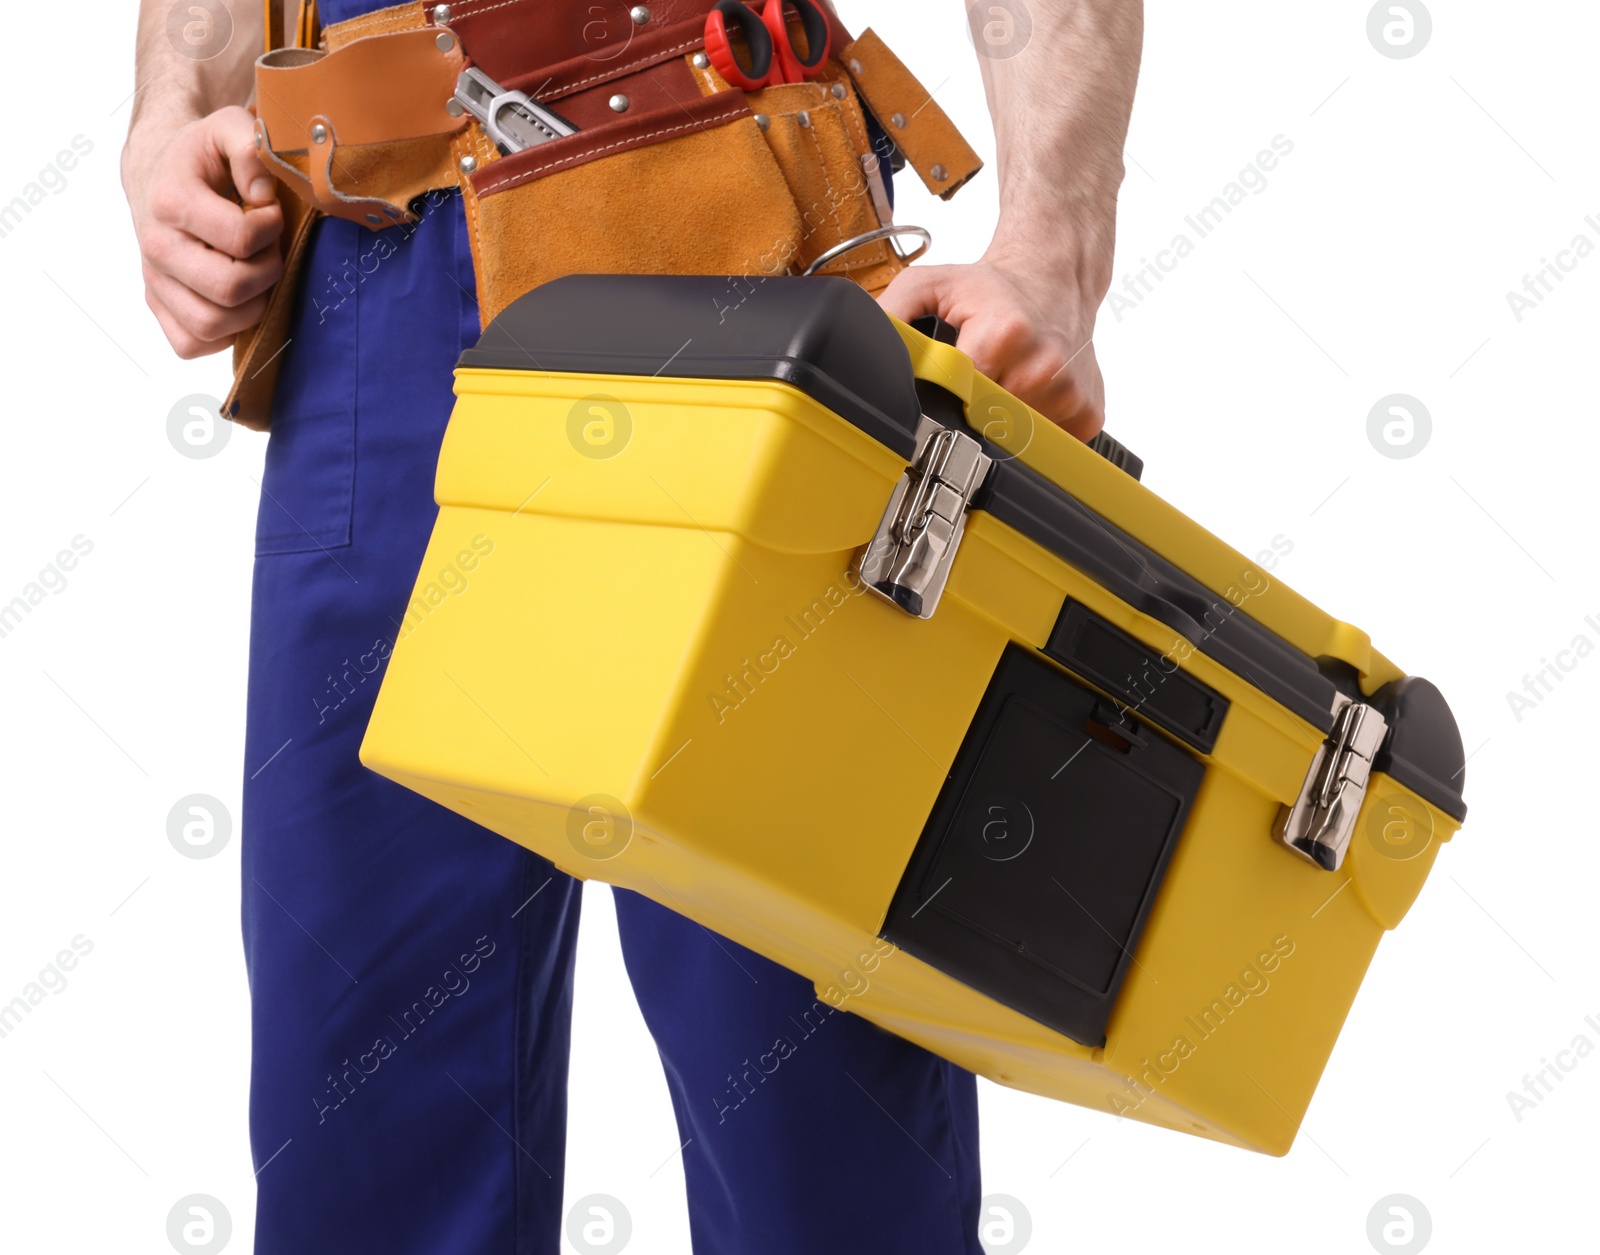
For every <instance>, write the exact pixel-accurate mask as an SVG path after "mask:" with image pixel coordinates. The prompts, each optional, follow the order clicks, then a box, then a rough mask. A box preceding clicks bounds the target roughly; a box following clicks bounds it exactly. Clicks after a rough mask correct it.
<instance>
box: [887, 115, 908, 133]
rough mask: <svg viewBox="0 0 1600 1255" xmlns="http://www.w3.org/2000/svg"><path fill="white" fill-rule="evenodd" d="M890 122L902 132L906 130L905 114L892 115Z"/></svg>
mask: <svg viewBox="0 0 1600 1255" xmlns="http://www.w3.org/2000/svg"><path fill="white" fill-rule="evenodd" d="M889 122H890V123H891V124H892V125H893V126H895V127H897V128H899V129H900V130H902V131H903V130H905V129H906V115H905V114H903V113H895V114H891V115H890V117H889Z"/></svg>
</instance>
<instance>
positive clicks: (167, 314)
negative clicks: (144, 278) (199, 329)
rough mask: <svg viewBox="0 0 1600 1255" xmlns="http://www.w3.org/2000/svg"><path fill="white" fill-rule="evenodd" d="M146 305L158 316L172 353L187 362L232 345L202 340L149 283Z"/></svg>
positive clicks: (157, 318)
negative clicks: (187, 326)
mask: <svg viewBox="0 0 1600 1255" xmlns="http://www.w3.org/2000/svg"><path fill="white" fill-rule="evenodd" d="M144 303H145V304H146V305H148V306H149V307H150V312H151V313H152V314H154V315H155V316H156V322H158V323H159V324H160V325H161V332H162V334H163V335H165V336H166V337H167V343H168V344H170V345H172V351H173V352H174V353H176V354H177V355H178V356H179V357H181V358H183V359H185V360H188V359H191V358H196V357H205V356H206V355H207V354H210V353H220V352H221V351H222V350H223V349H225V348H227V347H229V345H230V344H231V343H232V340H231V339H227V340H221V341H215V342H213V341H206V340H202V339H200V338H199V337H198V336H196V335H195V334H194V333H193V332H191V331H189V330H188V328H186V327H185V326H184V325H183V324H182V323H181V322H179V321H178V317H177V315H176V314H174V313H173V312H172V310H170V309H169V308H168V307H167V304H166V302H165V301H163V300H162V299H161V298H160V297H159V296H157V295H156V294H155V292H154V291H153V290H152V288H151V285H150V284H149V283H146V284H145V289H144Z"/></svg>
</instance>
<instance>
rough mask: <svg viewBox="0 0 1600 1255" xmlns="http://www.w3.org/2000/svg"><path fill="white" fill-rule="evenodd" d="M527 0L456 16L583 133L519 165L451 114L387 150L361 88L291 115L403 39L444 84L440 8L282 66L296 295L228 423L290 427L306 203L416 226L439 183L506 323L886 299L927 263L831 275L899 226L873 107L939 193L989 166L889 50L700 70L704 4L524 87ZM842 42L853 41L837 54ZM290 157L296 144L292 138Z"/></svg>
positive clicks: (241, 371)
mask: <svg viewBox="0 0 1600 1255" xmlns="http://www.w3.org/2000/svg"><path fill="white" fill-rule="evenodd" d="M522 2H523V0H462V2H461V3H458V4H457V5H456V6H454V7H455V9H456V10H457V11H456V12H455V14H454V16H453V17H452V18H451V19H450V20H451V21H452V23H453V27H452V29H454V30H456V31H457V32H458V34H459V38H460V40H461V41H464V42H465V43H466V45H467V47H468V48H469V49H470V48H477V49H478V50H479V55H481V56H483V57H485V58H487V59H486V60H485V61H483V62H482V63H481V64H483V65H484V67H485V69H487V70H490V71H492V72H493V73H494V74H495V75H496V76H498V78H499V81H500V82H501V83H502V85H503V86H505V87H508V88H518V89H522V90H526V91H529V92H531V93H532V94H534V95H535V96H536V97H537V98H538V99H540V100H543V101H546V102H548V103H549V104H550V106H551V107H552V108H554V109H556V110H557V111H558V112H560V113H561V114H562V115H563V116H565V117H567V118H568V119H569V120H570V121H572V122H573V123H574V124H576V125H577V126H578V127H579V128H580V129H579V130H578V131H577V133H576V134H573V135H569V136H565V137H563V138H560V139H556V140H552V141H550V142H548V143H545V144H541V145H538V146H536V147H533V148H529V149H525V150H523V151H521V152H517V153H513V154H511V155H510V156H506V157H502V156H500V154H499V153H498V151H497V150H496V149H495V147H494V145H493V144H492V143H490V141H489V140H488V138H487V136H485V134H484V133H483V131H482V129H481V128H479V127H478V126H475V125H474V126H466V127H463V128H461V129H458V130H454V131H453V132H448V133H447V132H444V131H443V129H442V128H444V127H445V126H446V125H447V124H446V123H443V122H440V121H438V120H437V119H434V118H433V117H432V115H431V114H427V116H423V117H420V119H418V118H410V116H409V114H408V115H406V117H405V118H404V119H402V121H404V122H405V123H406V124H407V125H408V126H410V127H411V128H412V130H413V131H416V132H418V133H416V134H415V135H413V136H412V138H409V139H408V138H396V139H394V140H392V141H388V142H385V141H386V136H385V135H384V134H383V133H382V131H381V125H380V124H379V121H378V120H377V119H376V117H375V116H369V111H368V110H367V109H366V108H365V106H364V105H363V104H362V102H363V101H364V100H365V99H366V97H365V96H363V95H362V94H361V90H360V87H359V85H358V84H344V83H343V81H342V80H340V82H339V83H338V84H337V85H338V86H339V87H340V89H341V90H340V92H338V93H334V94H332V95H330V94H329V93H328V92H324V91H321V90H320V89H319V90H317V91H312V92H310V95H312V96H315V97H316V101H315V102H314V107H313V102H312V101H310V100H306V101H305V102H303V103H298V100H299V98H298V97H292V95H291V92H290V90H289V88H290V87H291V86H295V87H302V86H303V87H306V88H312V87H315V86H316V82H317V81H319V80H318V78H317V76H320V77H322V78H326V77H327V76H328V72H329V71H331V70H332V68H333V66H334V65H335V64H345V65H358V64H362V63H364V62H363V58H365V60H368V61H373V62H374V63H375V64H378V63H386V62H385V61H384V58H389V54H388V53H384V54H383V55H382V57H375V56H369V55H367V54H368V50H370V49H371V48H372V47H373V41H374V40H377V39H379V38H383V37H390V36H398V37H402V38H404V39H405V40H406V41H407V43H406V44H405V45H404V47H403V48H402V47H401V46H400V45H399V44H398V43H397V44H396V48H397V49H399V50H400V52H401V53H403V54H404V56H407V57H411V58H413V59H415V60H416V61H417V62H418V64H419V66H421V67H422V68H421V69H420V70H419V71H418V73H419V74H420V73H430V74H431V73H433V72H434V70H435V69H436V68H437V67H435V66H434V65H433V60H434V59H435V58H437V57H439V56H443V57H446V58H454V57H459V55H460V54H459V52H458V51H457V50H455V49H454V48H451V47H448V46H447V45H448V43H449V41H448V40H442V41H439V42H438V50H435V51H430V48H431V46H432V45H428V44H426V42H425V41H426V40H427V39H437V36H436V35H430V34H428V33H427V32H426V29H425V28H426V26H427V25H428V24H429V23H430V21H431V19H432V18H433V17H435V16H437V12H436V11H435V10H429V9H427V8H426V7H424V6H422V5H417V4H407V5H403V6H395V7H394V8H393V9H386V10H379V11H378V12H376V13H374V14H372V15H369V16H368V17H365V18H357V19H354V20H352V21H351V22H347V23H341V24H339V25H337V26H332V27H329V28H328V29H327V31H326V32H325V35H326V46H327V48H328V57H327V60H326V63H323V62H321V61H319V60H318V59H316V58H315V57H312V56H310V55H300V56H299V57H298V60H297V58H296V57H295V56H289V57H282V56H280V57H279V58H278V59H277V63H276V64H275V65H268V66H266V67H265V69H266V71H267V72H268V73H277V74H278V75H279V77H278V78H276V79H275V80H274V82H273V84H272V86H273V87H274V94H275V95H276V96H277V97H278V99H277V100H276V101H275V103H274V107H273V109H272V110H271V111H270V112H271V113H272V117H271V118H269V119H265V120H264V121H263V124H262V125H263V126H264V127H268V128H269V129H270V131H272V132H276V133H278V134H286V135H292V136H293V139H292V145H293V146H288V145H286V146H285V149H284V150H282V151H276V152H275V153H274V156H275V158H276V159H278V160H279V161H281V162H284V163H285V165H286V167H287V168H285V170H284V175H285V179H286V182H284V183H281V184H280V198H281V199H282V200H283V202H284V211H285V222H286V229H285V232H284V236H283V248H284V252H285V265H284V277H283V279H282V280H281V281H280V282H279V284H278V286H277V288H276V289H275V290H274V291H273V293H272V295H271V297H270V299H269V302H268V306H267V312H266V315H265V316H264V318H263V320H262V322H261V324H260V325H259V326H258V327H256V328H255V329H254V330H253V331H251V332H249V333H247V334H246V335H244V336H241V337H240V338H239V340H238V341H237V342H236V343H235V346H234V372H235V378H234V385H233V389H232V391H231V392H230V393H229V396H228V399H227V401H226V402H225V403H224V406H223V412H224V414H226V415H227V416H228V417H231V418H234V419H236V420H237V421H239V422H240V423H243V424H245V425H246V426H251V427H257V428H265V427H266V426H267V423H268V420H269V417H270V406H271V399H272V391H273V385H274V384H275V382H276V378H277V371H278V365H279V363H280V359H281V354H282V352H283V350H284V348H286V347H287V345H286V341H285V337H286V336H287V334H288V326H289V322H290V317H291V313H292V310H293V307H294V297H295V291H296V287H297V283H298V278H299V275H298V271H299V269H300V263H301V261H302V259H303V257H304V254H305V251H306V247H307V245H308V243H309V240H310V235H311V229H312V225H313V222H314V220H315V218H316V216H317V212H316V211H315V210H313V209H310V208H309V207H308V206H307V205H306V204H305V202H304V201H302V200H301V199H300V198H299V197H298V196H296V195H294V194H293V192H292V191H291V190H290V188H291V187H294V188H297V189H300V190H302V191H304V188H305V187H311V188H312V189H313V193H314V195H316V196H321V197H323V198H324V199H325V200H326V201H327V204H328V212H331V213H338V214H339V215H340V216H342V217H350V218H352V219H353V220H355V221H365V222H369V223H377V222H379V220H380V218H383V219H394V220H402V219H403V218H408V217H409V216H410V215H409V213H408V212H407V211H406V210H405V208H404V207H405V206H406V203H407V201H408V199H409V198H410V197H411V196H413V195H414V194H415V193H416V192H417V191H419V190H420V189H421V185H423V184H427V185H430V186H451V185H454V184H455V183H456V182H457V181H458V180H459V183H460V186H461V189H462V193H463V197H464V201H465V209H466V214H467V221H468V228H469V238H470V240H471V244H472V255H473V265H474V268H475V271H476V275H477V281H478V300H479V313H480V316H481V318H482V320H483V322H484V324H485V325H486V324H487V323H488V322H489V320H490V319H492V318H493V317H494V316H495V315H496V314H498V313H499V312H500V311H501V310H502V309H503V308H505V306H506V305H508V304H509V303H510V302H511V301H513V300H515V299H516V298H517V297H519V296H521V295H522V294H523V293H525V292H528V291H530V290H532V289H533V288H534V287H537V286H538V285H539V284H541V283H544V282H547V281H549V280H551V279H554V278H558V277H560V276H561V275H564V274H571V273H577V272H597V273H605V272H611V273H619V272H643V273H651V272H654V273H680V274H694V273H699V274H726V275H729V276H735V275H738V276H747V275H766V274H772V275H777V274H784V273H788V272H790V271H800V270H804V269H806V268H807V267H810V266H813V265H816V267H817V269H818V270H819V271H820V272H822V273H829V274H846V275H849V276H850V277H851V278H852V279H854V280H856V281H857V282H858V283H860V284H861V285H862V286H864V287H865V288H867V289H868V290H869V291H872V292H878V291H880V290H881V289H882V288H883V287H885V286H887V284H888V283H889V281H890V280H891V279H893V277H894V276H895V274H897V273H898V272H899V271H900V270H902V269H903V268H904V267H905V265H906V264H907V260H908V259H907V258H905V257H903V256H902V255H901V254H900V253H898V252H897V251H896V250H895V249H894V248H893V246H892V245H891V244H890V243H889V242H887V241H886V240H882V239H874V240H869V241H868V242H866V243H863V244H861V245H859V246H858V247H854V248H852V249H850V250H849V251H847V252H844V253H843V254H842V255H840V256H837V257H836V258H833V259H831V260H829V261H827V262H826V264H823V265H818V264H817V263H818V262H819V259H821V258H822V257H823V255H824V254H825V253H827V252H828V251H829V250H831V249H834V248H836V247H838V246H840V245H844V244H847V243H849V242H851V241H854V240H857V239H858V238H859V237H861V236H863V235H866V234H867V233H870V232H873V231H876V230H878V229H879V228H881V227H883V226H884V225H886V223H887V222H888V218H889V215H888V206H887V203H886V201H885V197H884V189H883V184H882V181H881V176H880V175H879V174H878V172H877V160H878V159H877V157H876V156H875V155H873V153H872V151H871V144H870V140H869V137H868V132H867V126H866V122H865V118H864V115H863V110H862V105H861V103H860V101H859V100H858V98H857V93H858V92H859V93H860V96H861V98H862V99H864V100H865V101H866V103H867V106H868V107H870V108H871V109H872V110H873V112H874V114H875V115H876V116H877V117H878V119H879V121H880V123H881V124H882V125H883V126H884V127H885V128H886V129H887V130H888V131H889V134H890V135H891V137H892V138H893V139H895V141H896V142H897V143H899V144H900V146H901V148H902V150H903V151H904V152H905V153H906V155H907V158H908V160H909V161H910V162H911V163H912V164H913V166H915V167H916V169H917V170H918V172H919V174H921V176H922V178H923V180H924V181H925V182H927V183H928V185H929V186H930V188H932V189H933V190H934V191H936V192H939V193H940V194H941V195H949V194H950V193H951V192H953V191H954V190H955V188H956V187H958V186H959V185H960V184H961V183H963V182H965V181H966V179H968V178H970V177H971V175H972V174H973V173H975V172H976V170H977V169H978V167H979V165H980V164H981V163H979V162H978V159H977V157H976V154H974V153H973V152H972V150H971V148H970V147H969V146H967V145H966V143H965V141H964V140H962V139H961V136H960V134H959V133H958V132H956V130H955V128H954V126H952V125H951V123H950V121H949V119H948V118H947V117H945V115H944V113H943V112H942V110H940V109H939V107H938V106H937V105H936V104H934V103H933V102H932V100H931V98H930V97H929V96H928V94H927V93H926V91H924V90H923V89H922V88H921V86H920V85H919V84H918V83H917V81H916V79H915V78H914V77H913V76H912V75H911V74H910V72H909V71H908V70H906V68H905V67H904V66H903V65H902V64H901V63H900V62H899V60H898V59H897V58H895V57H894V55H893V54H892V53H890V52H889V51H888V49H887V48H885V47H884V46H883V44H882V42H881V41H879V40H878V39H877V37H876V36H875V35H873V34H872V33H871V32H870V31H869V32H866V33H864V34H863V35H862V37H861V38H860V39H859V40H856V41H855V42H854V43H851V44H849V46H848V47H846V48H845V50H844V53H843V54H842V55H841V59H840V60H838V61H832V62H830V63H829V64H828V66H827V68H826V69H825V71H824V72H823V74H822V75H821V76H820V77H819V78H817V79H814V80H811V81H808V82H804V83H794V84H783V85H779V86H774V87H768V88H765V89H763V90H761V91H757V92H753V93H751V94H749V95H748V96H747V95H746V94H745V93H743V92H739V91H734V90H731V89H729V86H728V84H727V83H726V82H724V81H723V80H722V78H721V77H720V76H719V75H718V74H717V73H716V71H715V70H714V69H711V68H710V67H709V65H707V64H704V62H705V58H704V57H703V56H700V57H697V56H696V55H695V53H696V52H697V51H698V49H699V31H700V28H701V25H702V18H701V16H700V15H701V14H702V13H703V10H704V8H705V7H706V6H705V4H704V3H703V0H686V3H689V5H690V8H689V10H688V11H686V12H685V13H684V14H683V15H681V16H680V15H679V14H678V13H677V12H676V11H675V10H674V11H673V12H672V13H671V14H670V16H669V15H667V14H665V13H664V14H662V15H661V16H663V17H666V21H665V22H664V23H662V24H660V25H659V27H652V28H651V29H649V30H647V31H645V32H643V33H640V34H639V35H637V36H636V37H635V36H632V35H629V36H628V37H627V38H625V39H623V40H621V41H620V42H619V46H618V51H617V52H616V53H615V54H612V53H610V52H607V54H606V55H604V56H601V55H599V54H597V53H593V52H591V53H587V54H583V55H580V56H574V57H570V58H569V59H568V60H566V61H563V62H560V63H558V64H556V65H552V66H546V67H544V68H542V69H537V70H530V71H527V72H524V73H521V74H517V73H515V68H516V66H517V65H519V64H522V63H524V62H525V61H526V60H527V57H528V56H530V55H534V54H532V53H529V52H528V51H527V50H526V49H524V48H523V47H522V45H523V44H525V43H526V42H527V37H531V36H529V32H531V31H532V30H533V27H532V26H529V25H528V23H530V22H532V21H534V19H535V18H536V17H538V16H539V14H540V13H541V12H542V10H535V9H533V8H531V7H530V8H528V9H527V10H526V11H524V10H522V9H518V10H517V12H516V14H515V15H512V14H511V13H510V11H509V10H507V9H506V6H507V5H508V4H521V3H522ZM658 7H661V6H658ZM502 15H504V16H506V18H507V20H508V22H509V23H510V24H509V25H506V26H505V27H504V30H503V37H502V38H498V39H496V38H491V37H490V36H491V35H494V34H495V30H491V29H489V27H488V26H483V24H484V23H485V22H488V21H489V19H490V18H491V17H493V18H494V20H496V21H498V20H500V18H501V16H502ZM512 16H514V17H515V20H514V21H510V19H511V17H512ZM541 20H542V19H541ZM475 23H476V24H477V25H474V24H475ZM479 26H483V29H482V30H480V29H478V27H479ZM525 27H526V29H524V28H525ZM498 29H500V28H496V30H498ZM541 29H543V28H542V27H541ZM585 31H586V38H587V28H585ZM547 33H548V32H547ZM418 35H421V36H423V38H422V39H419V38H417V36H418ZM519 41H520V42H519ZM412 43H415V44H416V45H417V46H416V48H415V49H413V48H411V44H412ZM844 43H845V37H843V31H842V28H841V29H840V30H839V31H837V32H836V34H835V46H836V47H838V46H840V45H843V44H844ZM357 44H360V45H362V46H361V47H360V48H357V47H355V46H354V45H357ZM541 46H551V45H550V44H549V42H548V41H547V42H546V43H545V44H544V45H541ZM341 50H343V51H341ZM439 50H442V52H441V51H439ZM513 52H515V53H517V55H516V56H513V55H512V53H513ZM389 59H392V58H389ZM302 62H303V63H304V64H302ZM283 71H288V72H289V74H291V75H292V76H293V84H291V83H290V80H289V78H287V77H284V76H283V74H282V72H283ZM369 94H371V93H369ZM434 94H437V93H434ZM429 99H430V100H431V99H432V95H430V96H429ZM419 108H421V106H417V105H413V106H411V112H413V113H415V112H417V110H418V109H419ZM423 112H424V113H426V110H424V111H423ZM319 121H320V122H321V123H322V125H320V126H319V125H315V124H316V123H318V122H319ZM422 132H428V133H426V134H424V133H422ZM263 134H264V135H265V132H264V133H263ZM323 135H326V136H328V137H329V138H328V139H327V140H326V143H328V144H329V145H333V144H336V143H337V144H339V147H338V148H337V155H336V164H334V163H332V162H330V161H329V159H328V158H329V154H328V153H327V152H324V151H322V149H321V148H319V145H320V144H322V143H323V142H324V141H323V140H322V139H321V138H319V137H320V136H323ZM272 138H273V142H274V147H276V141H277V134H274V135H273V136H272ZM458 172H463V173H458ZM325 184H326V185H327V186H324V185H325Z"/></svg>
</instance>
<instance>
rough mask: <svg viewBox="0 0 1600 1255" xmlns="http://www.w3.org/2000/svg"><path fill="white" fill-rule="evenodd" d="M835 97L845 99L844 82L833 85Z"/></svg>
mask: <svg viewBox="0 0 1600 1255" xmlns="http://www.w3.org/2000/svg"><path fill="white" fill-rule="evenodd" d="M833 98H834V99H835V100H843V99H844V84H843V83H835V84H834V85H833Z"/></svg>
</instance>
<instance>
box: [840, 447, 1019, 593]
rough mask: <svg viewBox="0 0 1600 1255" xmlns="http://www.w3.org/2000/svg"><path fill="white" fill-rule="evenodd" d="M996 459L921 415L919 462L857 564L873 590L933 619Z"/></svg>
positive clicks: (891, 498) (896, 491)
mask: <svg viewBox="0 0 1600 1255" xmlns="http://www.w3.org/2000/svg"><path fill="white" fill-rule="evenodd" d="M990 462H991V459H990V458H989V456H988V455H987V454H985V453H984V452H983V446H982V445H980V444H979V443H978V441H977V440H975V439H973V438H972V437H971V436H968V435H966V434H965V433H963V432H959V431H955V430H953V429H952V428H949V427H945V426H943V425H942V424H940V423H936V422H935V421H934V420H933V419H931V418H929V417H928V416H927V415H923V417H922V422H921V423H920V424H918V426H917V453H916V460H915V461H913V462H912V464H911V465H910V466H909V467H907V468H906V473H905V474H904V475H902V476H901V477H900V482H899V483H897V484H896V485H895V488H894V492H893V493H891V494H890V496H889V505H888V507H887V508H886V509H885V510H884V512H883V519H882V521H881V522H880V523H879V524H878V530H877V531H876V532H874V533H873V536H872V543H871V544H869V545H868V546H867V548H866V551H865V552H864V553H863V554H862V555H861V561H860V563H859V564H858V567H857V570H858V571H859V572H860V574H861V579H862V581H863V582H864V583H865V584H866V585H867V587H868V588H870V589H872V591H873V592H875V593H877V594H878V595H879V596H880V597H883V598H886V599H887V600H889V601H892V602H894V604H895V605H897V606H899V607H900V609H902V610H904V611H905V612H906V613H907V614H912V615H915V616H916V617H917V618H919V619H927V618H931V617H932V615H933V611H934V608H935V607H936V606H938V604H939V595H940V594H941V593H943V592H944V586H945V581H946V580H948V579H949V578H950V564H951V563H953V562H954V561H955V557H956V549H957V547H958V546H959V545H960V544H961V536H962V533H963V532H964V531H965V530H966V526H967V519H966V515H967V507H968V506H969V505H970V504H971V503H972V498H973V496H974V494H976V493H977V491H978V489H979V488H980V487H982V485H983V480H984V476H985V475H987V474H988V473H989V466H990Z"/></svg>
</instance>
